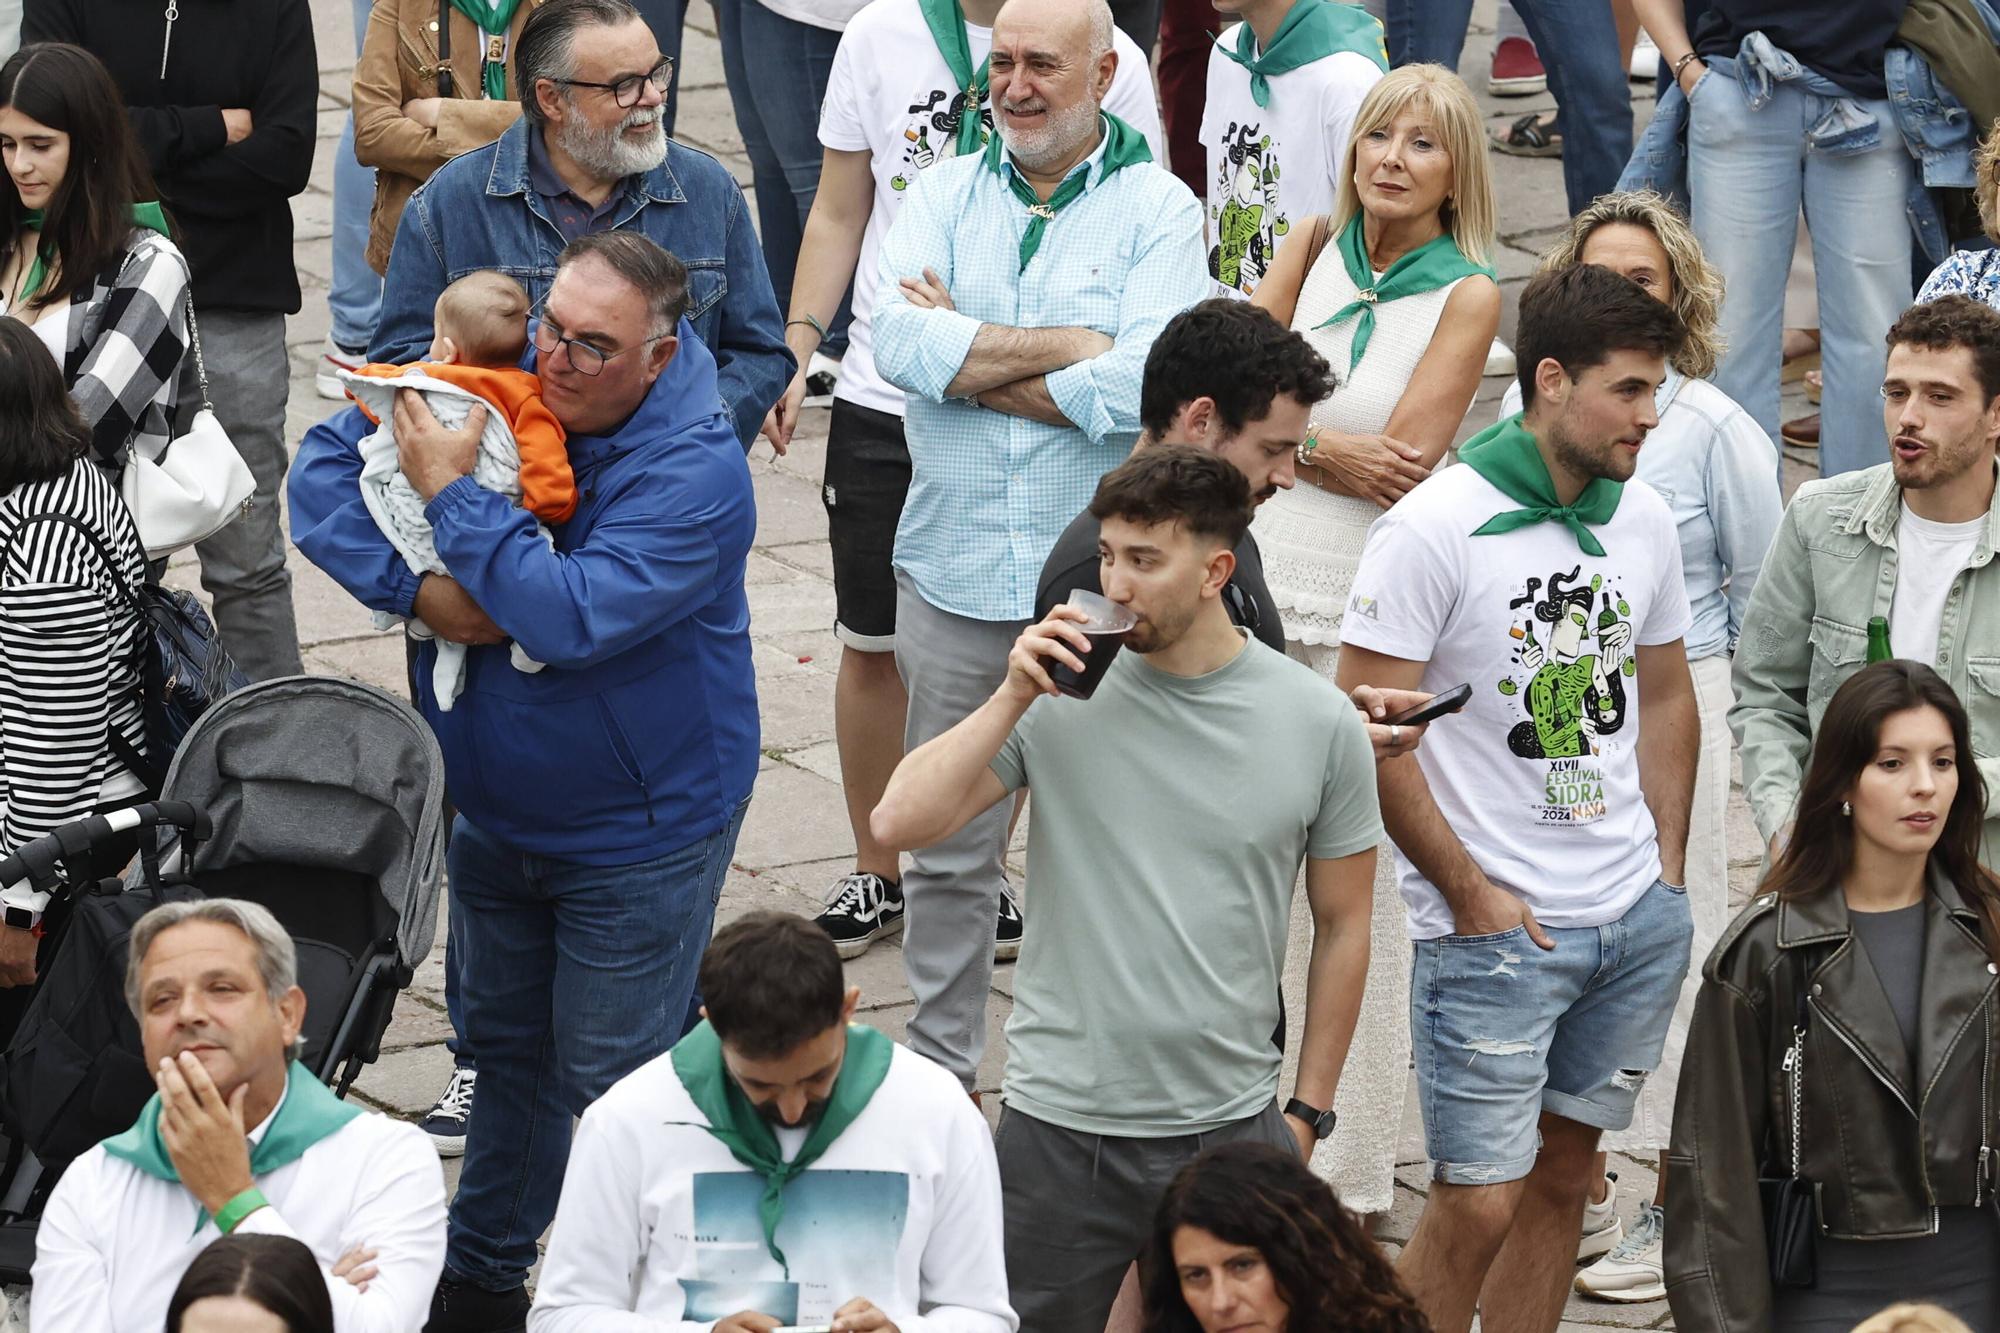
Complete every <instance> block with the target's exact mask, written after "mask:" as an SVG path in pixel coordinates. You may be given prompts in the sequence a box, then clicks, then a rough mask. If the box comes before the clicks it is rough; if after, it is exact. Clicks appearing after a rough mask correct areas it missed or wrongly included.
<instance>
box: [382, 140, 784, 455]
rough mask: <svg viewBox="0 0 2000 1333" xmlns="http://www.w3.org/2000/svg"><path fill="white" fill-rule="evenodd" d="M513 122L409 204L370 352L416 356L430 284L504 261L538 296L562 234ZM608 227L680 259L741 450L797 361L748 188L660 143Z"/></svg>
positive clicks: (626, 188) (425, 330) (690, 315)
mask: <svg viewBox="0 0 2000 1333" xmlns="http://www.w3.org/2000/svg"><path fill="white" fill-rule="evenodd" d="M530 133H539V130H538V129H536V128H535V127H533V126H530V125H529V124H528V123H527V122H526V121H525V120H518V121H515V122H514V124H513V126H512V127H511V128H510V129H508V131H507V132H506V133H505V134H503V135H501V136H500V138H499V139H498V140H496V141H495V142H493V143H491V144H488V145H487V146H486V147H484V148H475V149H473V150H472V151H471V152H469V153H465V154H463V155H461V156H459V157H455V158H453V159H452V160H451V161H449V162H447V163H445V164H444V165H443V166H442V167H439V168H438V170H437V172H436V174H435V175H433V176H432V177H431V178H430V179H429V180H428V181H425V182H424V183H423V185H421V186H420V187H418V189H417V192H416V193H415V194H413V195H411V196H410V202H409V204H408V205H407V206H405V208H404V209H403V220H402V222H401V224H400V225H399V226H398V227H397V228H396V245H395V249H394V250H393V251H391V252H390V256H389V272H388V274H387V276H386V277H384V279H383V281H382V315H381V319H380V321H379V322H378V323H377V324H376V326H375V339H374V341H373V342H372V343H371V344H370V345H369V348H368V357H369V360H371V361H385V362H391V363H394V364H398V365H400V364H402V363H404V362H407V361H414V360H417V359H418V358H420V357H421V356H422V355H423V353H424V349H425V348H426V347H428V346H429V345H430V341H431V315H432V308H433V307H434V306H436V304H437V298H438V293H440V292H442V291H443V290H444V289H445V288H446V287H447V286H449V285H450V284H452V283H454V282H457V281H458V280H459V279H460V278H462V277H464V276H465V275H466V274H468V273H472V272H475V271H477V270H479V269H489V268H490V269H498V270H499V271H500V272H502V273H505V274H507V275H508V276H510V277H512V278H513V279H514V280H515V281H517V282H519V283H520V284H521V285H522V286H523V287H525V288H527V291H528V300H529V301H531V302H533V303H535V304H537V305H539V304H540V303H541V300H542V298H543V297H545V296H547V295H548V293H549V284H550V283H551V282H552V281H554V279H555V272H556V257H557V256H558V255H560V254H561V253H562V252H563V247H564V245H565V244H566V243H565V242H564V240H563V235H562V233H561V232H560V231H558V230H557V229H556V224H555V222H554V221H553V220H552V219H551V218H550V217H549V216H548V212H547V205H546V204H544V202H543V201H542V197H541V196H540V195H539V194H537V193H535V191H534V188H533V186H532V185H531V184H530V182H529V180H528V135H529V134H530ZM614 219H615V220H614V221H613V223H612V225H613V226H614V227H616V228H618V229H621V230H631V231H636V232H639V233H640V234H641V235H643V236H646V237H649V238H650V239H652V240H653V241H656V242H658V243H659V245H660V247H661V248H662V249H665V250H668V251H670V252H671V253H672V254H673V255H674V257H675V258H677V259H679V260H680V261H681V263H682V264H684V265H686V266H687V273H688V309H687V319H688V322H689V323H690V324H692V325H693V326H694V332H695V334H696V336H697V337H699V338H700V339H701V341H702V342H703V343H704V344H705V345H706V346H707V348H708V350H709V351H710V352H712V353H714V355H715V364H716V386H717V388H718V389H720V391H721V394H722V406H723V410H724V412H726V413H727V414H728V415H729V418H730V425H731V427H732V428H733V429H734V430H735V432H736V438H737V440H738V442H739V443H741V444H742V445H743V447H744V448H745V449H748V448H749V447H750V442H751V440H752V439H754V438H755V436H756V432H757V428H758V427H759V426H760V425H762V424H763V421H764V413H766V412H768V411H769V410H770V408H771V404H773V403H775V402H777V401H778V398H779V396H780V395H781V394H783V393H784V391H785V386H786V385H787V384H789V383H790V382H791V378H792V372H793V370H795V369H796V368H797V365H798V363H797V362H796V361H794V360H793V359H792V353H791V350H790V349H789V348H787V347H786V346H785V322H784V318H783V316H781V315H780V314H779V313H778V298H777V297H776V296H775V295H774V294H773V293H772V291H771V275H770V273H769V271H768V270H767V269H766V268H765V267H764V251H763V248H762V247H761V246H760V245H759V244H758V243H757V233H756V231H755V229H754V228H753V227H752V226H751V223H750V209H749V206H748V205H747V204H746V203H745V202H744V199H743V190H742V188H741V187H740V186H738V185H737V184H736V178H735V177H734V176H731V175H730V174H729V169H728V168H726V167H724V166H723V165H722V164H721V163H720V162H718V161H716V160H715V159H714V158H712V157H710V156H709V155H708V154H707V153H704V152H702V151H701V150H699V149H696V148H689V147H688V146H687V145H686V144H683V143H680V142H679V141H677V140H671V139H670V140H668V141H667V160H666V161H664V162H662V163H661V164H660V165H659V166H657V167H655V168H654V169H653V170H651V171H649V172H647V173H646V174H645V175H643V176H628V177H627V178H626V179H625V181H624V182H623V184H621V185H620V186H619V195H618V202H617V205H616V208H615V212H614Z"/></svg>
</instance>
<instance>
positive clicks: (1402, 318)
mask: <svg viewBox="0 0 2000 1333" xmlns="http://www.w3.org/2000/svg"><path fill="white" fill-rule="evenodd" d="M1381 276H1382V275H1381V273H1379V272H1378V273H1376V274H1375V279H1376V280H1378V281H1379V280H1380V278H1381ZM1459 281H1461V282H1462V281H1464V279H1460V280H1459ZM1457 287H1458V282H1453V283H1450V284H1448V285H1446V286H1444V287H1440V288H1438V289H1437V290H1436V291H1432V292H1424V293H1421V294H1420V295H1416V296H1406V297H1403V298H1402V299H1401V300H1398V301H1388V302H1385V303H1383V304H1381V305H1378V306H1376V307H1375V333H1374V336H1373V337H1372V338H1370V339H1369V340H1368V352H1367V355H1365V356H1363V357H1362V358H1361V364H1360V365H1359V366H1356V367H1355V368H1354V371H1353V373H1352V375H1350V374H1349V372H1348V369H1347V360H1348V357H1349V356H1350V355H1351V354H1352V349H1353V346H1354V331H1355V328H1356V326H1357V325H1358V324H1359V322H1360V321H1359V318H1358V317H1357V318H1355V319H1348V320H1343V321H1342V322H1341V323H1340V324H1339V325H1338V326H1336V327H1334V328H1331V329H1322V328H1319V327H1317V326H1318V325H1319V324H1320V323H1321V322H1322V321H1324V320H1325V319H1327V318H1328V317H1329V316H1331V315H1332V314H1333V313H1334V311H1336V310H1339V309H1340V308H1341V307H1343V306H1345V305H1346V304H1347V303H1348V302H1350V301H1352V300H1353V299H1354V297H1355V295H1356V293H1357V291H1358V290H1359V289H1358V288H1356V287H1355V285H1354V280H1353V279H1352V278H1349V277H1348V276H1347V265H1346V264H1345V263H1343V262H1342V261H1341V257H1340V248H1339V246H1338V244H1337V241H1336V240H1329V241H1328V242H1327V245H1326V248H1325V249H1324V250H1322V251H1320V255H1319V258H1318V260H1317V261H1315V262H1314V264H1313V267H1312V271H1311V272H1309V273H1307V274H1306V279H1305V282H1304V283H1303V284H1302V285H1301V286H1300V289H1299V299H1298V305H1297V307H1296V309H1295V311H1294V313H1293V315H1292V327H1293V328H1295V329H1297V330H1299V332H1301V333H1303V334H1304V335H1305V337H1306V341H1307V342H1309V343H1311V344H1312V346H1313V350H1314V351H1316V352H1318V353H1319V354H1320V355H1321V356H1323V357H1325V358H1326V360H1327V364H1328V365H1330V366H1332V367H1333V373H1334V378H1335V380H1336V381H1337V382H1338V383H1339V385H1340V387H1339V388H1337V389H1335V390H1334V391H1333V394H1332V396H1331V397H1329V398H1326V399H1325V400H1323V401H1322V402H1320V403H1319V404H1318V405H1317V406H1316V407H1314V408H1313V410H1312V424H1313V425H1314V426H1317V427H1320V428H1321V429H1324V430H1332V431H1340V432H1343V433H1345V434H1349V435H1379V434H1381V432H1382V430H1383V428H1384V427H1386V426H1387V425H1388V424H1389V417H1390V416H1391V415H1392V414H1393V413H1394V412H1395V410H1396V404H1397V403H1399V402H1400V401H1402V397H1403V390H1404V389H1405V388H1407V387H1408V385H1409V382H1410V376H1411V375H1412V374H1413V373H1415V371H1416V368H1417V363H1418V362H1419V361H1421V360H1423V357H1424V353H1425V352H1426V351H1428V350H1429V349H1430V345H1431V335H1432V334H1433V333H1434V332H1436V330H1437V326H1438V320H1439V318H1440V317H1442V316H1443V314H1444V307H1445V302H1446V301H1448V300H1450V299H1451V294H1452V292H1453V291H1454V290H1456V288H1457ZM1381 512H1382V511H1381V510H1380V509H1377V508H1376V507H1375V503H1374V502H1373V501H1372V500H1360V499H1355V498H1354V497H1352V496H1347V495H1334V494H1332V493H1331V492H1328V491H1323V490H1321V489H1320V488H1319V487H1317V486H1313V485H1310V484H1308V483H1306V482H1303V481H1302V482H1300V483H1299V484H1298V485H1297V486H1295V487H1293V488H1292V489H1291V490H1289V491H1279V492H1278V493H1277V494H1276V495H1274V496H1272V497H1271V498H1270V499H1269V500H1267V501H1265V502H1264V504H1263V505H1261V506H1260V507H1259V508H1258V510H1257V517H1256V520H1255V522H1253V523H1252V524H1251V531H1252V532H1254V533H1255V534H1256V537H1257V547H1258V550H1259V551H1260V552H1261V553H1262V555H1263V558H1264V579H1265V582H1266V583H1268V584H1269V585H1270V588H1271V596H1272V598H1273V599H1274V600H1275V601H1276V602H1277V604H1278V611H1279V613H1280V615H1282V616H1283V618H1284V623H1285V637H1286V638H1287V639H1293V640H1296V641H1299V642H1302V643H1314V644H1337V643H1339V642H1340V616H1341V612H1342V611H1343V610H1344V609H1345V608H1346V605H1347V594H1348V590H1349V589H1350V588H1351V587H1352V586H1353V583H1354V571H1355V569H1356V568H1357V567H1358V566H1359V565H1360V563H1361V546H1362V542H1363V540H1364V539H1365V538H1366V537H1367V535H1368V526H1369V524H1371V523H1373V522H1374V521H1375V519H1376V518H1377V517H1378V516H1379V515H1380V514H1381Z"/></svg>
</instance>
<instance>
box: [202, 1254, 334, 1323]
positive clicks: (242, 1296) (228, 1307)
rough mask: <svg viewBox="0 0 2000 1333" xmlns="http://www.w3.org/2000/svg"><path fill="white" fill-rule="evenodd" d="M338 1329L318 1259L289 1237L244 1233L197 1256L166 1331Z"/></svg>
mask: <svg viewBox="0 0 2000 1333" xmlns="http://www.w3.org/2000/svg"><path fill="white" fill-rule="evenodd" d="M247 1329H256V1330H258V1333H333V1300H332V1298H331V1297H329V1296H328V1295H327V1294H326V1279H325V1278H323V1277H322V1276H320V1271H319V1261H318V1260H317V1259H315V1258H313V1252H312V1251H311V1250H310V1249H308V1248H306V1245H305V1242H303V1241H299V1240H294V1239H293V1238H292V1237H290V1236H276V1235H258V1234H254V1233H250V1232H243V1231H239V1232H236V1233H234V1234H233V1235H228V1236H224V1237H222V1239H220V1240H217V1241H212V1242H210V1244H209V1247H208V1248H207V1249H205V1250H203V1251H202V1252H201V1253H200V1254H198V1255H196V1256H195V1257H194V1262H193V1263H191V1264H189V1265H188V1268H187V1272H185V1273H183V1274H181V1283H180V1285H179V1286H178V1287H175V1288H174V1298H173V1301H172V1303H170V1304H169V1305H168V1306H167V1333H239V1330H247Z"/></svg>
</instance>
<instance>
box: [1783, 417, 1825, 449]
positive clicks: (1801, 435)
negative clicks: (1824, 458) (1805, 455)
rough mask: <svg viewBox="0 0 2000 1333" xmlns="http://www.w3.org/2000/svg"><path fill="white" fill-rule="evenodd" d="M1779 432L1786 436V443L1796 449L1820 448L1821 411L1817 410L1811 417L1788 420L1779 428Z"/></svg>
mask: <svg viewBox="0 0 2000 1333" xmlns="http://www.w3.org/2000/svg"><path fill="white" fill-rule="evenodd" d="M1778 433H1779V434H1780V435H1782V436H1784V438H1785V443H1786V444H1789V445H1791V446H1792V448H1794V449H1817V448H1819V413H1817V412H1815V413H1813V414H1812V415H1811V416H1809V417H1800V418H1798V420H1796V421H1787V422H1786V423H1785V424H1784V426H1783V427H1781V428H1780V429H1779V432H1778Z"/></svg>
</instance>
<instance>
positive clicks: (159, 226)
mask: <svg viewBox="0 0 2000 1333" xmlns="http://www.w3.org/2000/svg"><path fill="white" fill-rule="evenodd" d="M44 218H45V215H44V214H43V212H42V210H41V209H39V208H30V209H28V210H27V211H26V212H24V213H22V214H21V226H22V228H23V229H24V230H25V229H27V228H30V227H32V228H34V229H35V230H36V231H40V230H41V229H42V222H43V220H44ZM132 225H133V226H135V227H143V228H145V229H146V230H147V231H156V232H158V233H160V235H162V236H171V235H173V233H172V232H170V231H168V230H167V214H166V210H164V209H162V208H161V207H160V206H159V205H158V204H156V203H148V204H134V205H132ZM55 256H56V243H55V242H54V241H53V240H51V239H50V238H49V237H47V236H44V237H42V241H41V244H40V245H37V246H36V247H35V257H34V259H33V261H32V262H30V263H29V265H28V284H27V286H25V287H23V288H22V289H21V304H22V305H23V306H26V305H28V304H29V303H30V302H32V301H33V300H34V299H35V293H36V292H39V291H40V290H41V289H42V281H43V279H45V278H47V277H48V276H49V261H50V260H51V259H54V258H55Z"/></svg>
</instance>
